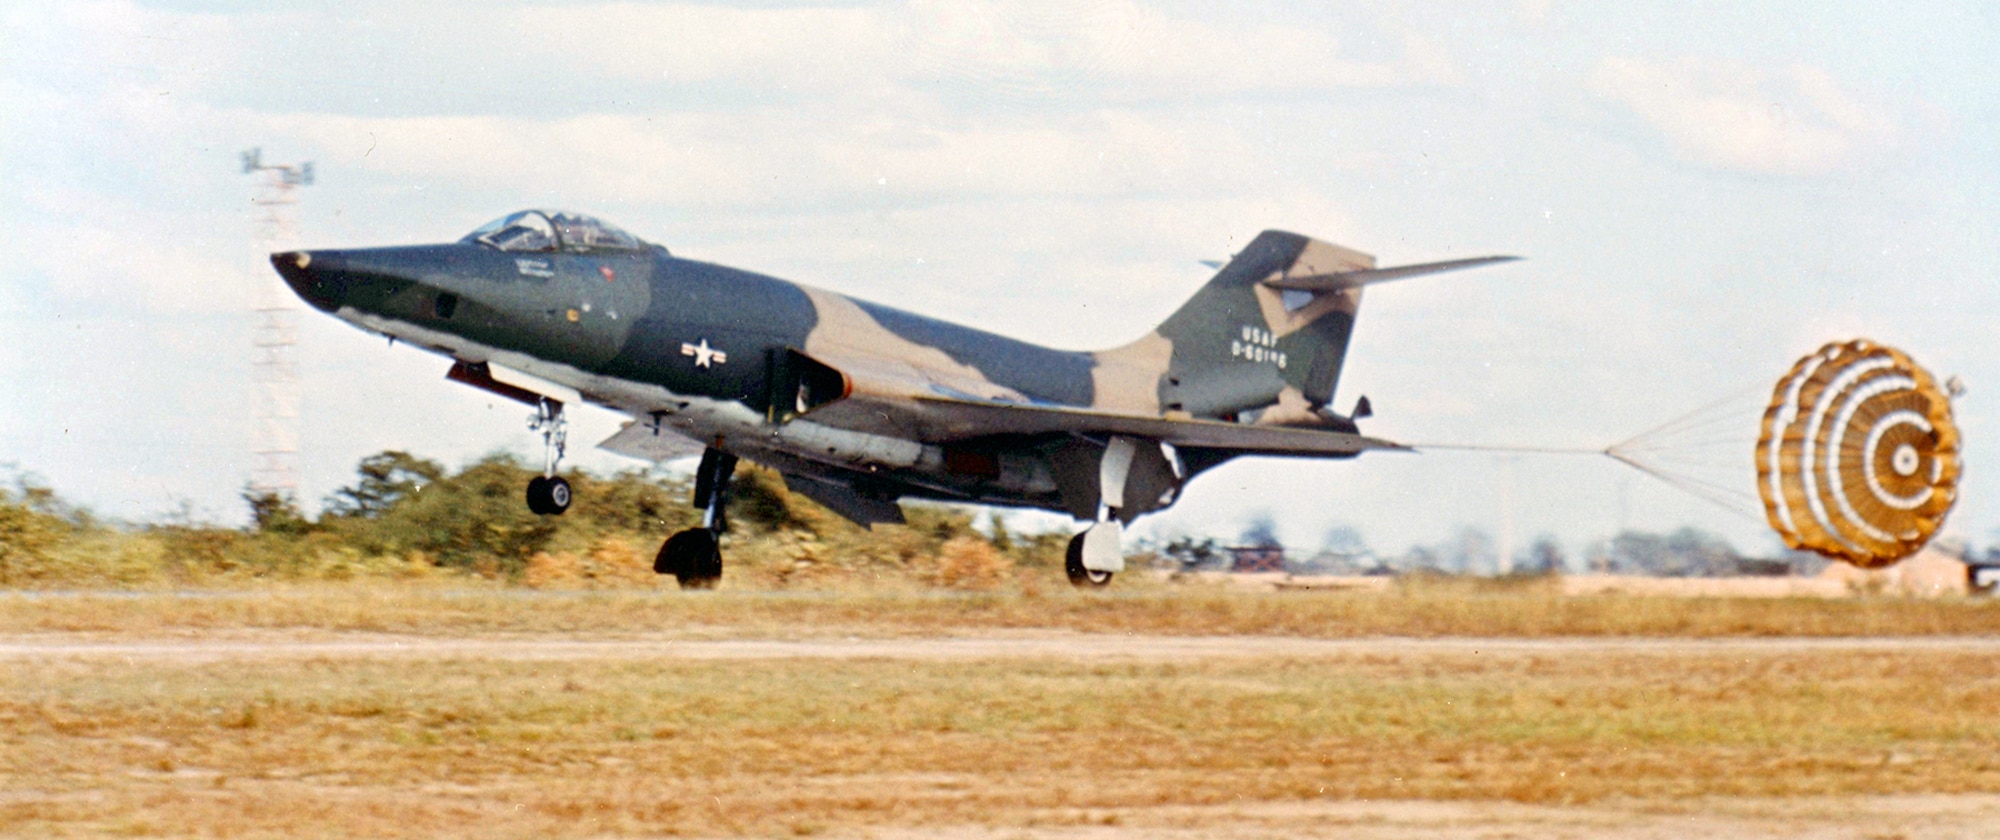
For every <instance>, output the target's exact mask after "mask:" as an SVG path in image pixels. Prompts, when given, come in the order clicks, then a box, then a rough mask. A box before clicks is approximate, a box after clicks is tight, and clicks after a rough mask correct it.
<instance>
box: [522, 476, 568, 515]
mask: <svg viewBox="0 0 2000 840" xmlns="http://www.w3.org/2000/svg"><path fill="white" fill-rule="evenodd" d="M569 502H570V490H569V480H568V479H565V478H563V477H562V476H555V477H553V478H551V477H548V476H540V475H538V476H535V477H534V478H531V479H528V510H530V511H533V512H534V513H536V514H539V515H542V516H561V515H562V513H563V511H566V510H569Z"/></svg>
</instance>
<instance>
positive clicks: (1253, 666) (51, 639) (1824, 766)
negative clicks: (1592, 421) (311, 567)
mask: <svg viewBox="0 0 2000 840" xmlns="http://www.w3.org/2000/svg"><path fill="white" fill-rule="evenodd" d="M1996 658H2000V637H1993V636H1929V637H1892V638H1838V637H1836V638H1823V637H1822V638H1787V637H1772V638H1717V639H1685V638H1659V637H1650V638H1613V639H1603V638H1561V637H1557V638H1421V639H1420V638H1397V637H1379V638H1348V639H1311V638H1298V637H1276V636H1158V635H1132V634H1088V633H1074V632H1067V631H1059V630H1017V631H1004V630H1003V631H995V630H990V629H989V630H980V631H976V632H966V633H962V634H960V635H954V636H949V637H942V638H923V637H892V638H807V639H756V638H733V639H713V638H706V639H703V638H697V639H688V638H676V637H674V636H671V635H667V634H634V633H616V634H612V633H584V634H574V633H573V634H553V633H483V634H464V635H416V634H394V633H368V632H351V631H331V630H323V629H293V630H276V629H268V628H236V629H224V630H205V631H178V632H165V633H161V632H155V633H148V634H132V633H102V632H98V633H88V632H44V633H15V634H8V635H4V636H0V686H4V688H5V691H4V692H0V693H4V694H9V695H12V696H13V698H14V699H12V700H9V699H8V698H6V697H0V746H5V747H7V750H6V752H9V753H11V755H10V756H0V834H10V833H15V832H21V833H27V834H37V835H42V834H60V835H79V834H80V835H103V834H121V835H139V836H245V837H256V836H304V835H319V836H335V835H342V834H346V833H350V832H352V833H361V834H369V835H375V836H480V837H495V836H499V837H514V836H520V837H529V836H575V837H610V836H657V835H661V834H673V835H677V836H773V835H798V836H805V835H811V836H827V837H857V838H859V837H870V838H899V839H900V838H918V837H924V838H935V837H945V838H966V839H967V840H987V839H988V838H991V839H992V840H1003V838H1051V839H1053V838H1063V839H1064V840H1068V839H1069V838H1076V839H1077V840H1086V839H1089V840H1096V839H1097V838H1102V839H1103V840H1112V838H1128V837H1170V838H1196V837H1200V838H1264V837H1307V838H1311V837H1342V838H1354V837H1359V838H1415V837H1479V838H1501V837H1556V838H1566V837H1577V838H1582V837H1611V838H1635V839H1636V838H1667V837H1689V836H1703V835H1708V836H1720V837H1732V838H1735V837H1753V838H1754V837H1827V838H1835V837H1837V838H1894V837H1909V838H1916V837H1926V838H1929V837H1947V838H1949V837H1967V838H1970V837H1994V836H2000V793H1994V792H1989V791H1993V790H1994V789H1995V784H1994V779H1995V775H1994V774H1995V773H1996V772H2000V771H1996V770H1995V769H1994V768H1993V766H1991V765H1992V762H1987V761H1985V760H1984V759H1982V758H1980V757H1979V756H1982V755H1984V754H1986V753H1985V750H1986V749H1987V748H1986V747H1984V746H1980V744H1982V743H1990V742H1991V741H1992V740H1993V737H1992V736H1991V735H1978V734H1976V733H1978V732H1980V731H1982V730H1984V731H1990V729H1988V728H1986V727H1985V725H1984V723H1983V721H1984V720H1986V718H1984V717H1982V716H1983V715H1984V714H1986V713H1987V712H1988V711H1989V710H1988V708H1987V707H1988V706H1989V705H1990V704H1989V703H1987V701H1983V700H1979V699H1978V696H1980V695H1985V696H1989V697H1990V696H1991V695H1990V694H1988V690H1987V689H1985V688H1982V686H1989V685H1991V684H1992V682H1993V679H1994V674H1993V673H1989V672H1992V671H1993V670H1994V669H1993V668H1992V667H1991V663H1992V662H1993V661H1994V660H1995V659H1996ZM1982 662H1983V663H1988V664H1987V665H1981V664H1980V663H1982ZM1731 663H1740V666H1741V667H1740V668H1739V667H1737V666H1735V665H1732V664H1731ZM1926 663H1929V664H1926ZM1648 682H1650V683H1652V684H1651V685H1648V686H1640V687H1638V688H1636V689H1634V690H1629V691H1628V690H1627V689H1628V687H1631V686H1634V685H1636V684H1639V683H1648ZM1954 683H1955V684H1956V686H1955V688H1952V689H1951V690H1956V691H1959V692H1961V694H1962V696H1958V697H1956V698H1955V699H1953V698H1947V697H1945V696H1944V695H1943V694H1941V693H1940V692H1941V691H1943V690H1945V689H1943V688H1941V687H1951V686H1953V685H1954ZM1835 687H1838V688H1835ZM1676 691H1683V692H1684V693H1680V694H1674V693H1673V692H1676ZM1915 697H1924V698H1927V699H1924V700H1919V701H1917V702H1927V703H1943V704H1944V705H1945V706H1947V707H1948V708H1946V710H1945V712H1944V713H1943V714H1941V715H1934V716H1933V717H1932V718H1929V719H1927V720H1923V721H1915V720H1912V721H1899V720H1897V719H1896V716H1895V713H1894V712H1893V708H1894V704H1896V703H1899V702H1902V701H1904V700H1908V699H1911V698H1915ZM1162 703H1164V704H1165V705H1161V704H1162ZM1470 704H1480V705H1482V706H1483V708H1482V709H1481V710H1480V711H1478V712H1470V711H1469V710H1468V711H1467V712H1460V711H1458V710H1459V709H1463V708H1465V707H1466V706H1468V705H1470ZM1100 705H1101V706H1102V708H1099V706H1100ZM1849 710H1851V711H1853V712H1855V713H1865V714H1866V715H1869V716H1877V717H1879V718H1880V720H1879V721H1876V720H1872V719H1871V720H1869V721H1865V722H1860V723H1855V724H1854V725H1852V726H1847V727H1846V728H1845V729H1842V727H1843V726H1844V724H1842V723H1841V721H1842V720H1843V718H1844V717H1845V716H1847V715H1848V714H1849ZM1356 715H1359V717H1356ZM1329 716H1331V717H1329ZM1790 718H1796V719H1790ZM1717 721H1720V723H1717ZM1766 724H1768V725H1771V726H1772V727H1774V728H1772V729H1770V730H1769V731H1767V732H1763V733H1761V734H1754V735H1748V736H1746V735H1744V734H1742V727H1745V726H1755V725H1766ZM655 727H658V728H655ZM1975 742H1977V743H1975ZM1308 743H1314V744H1317V745H1316V746H1312V747H1310V748H1308V747H1307V746H1306V745H1307V744H1308ZM1121 750H1128V751H1130V752H1131V755H1130V756H1124V755H1121V753H1120V751H1121ZM1343 750H1344V751H1345V753H1344V754H1342V752H1341V751H1343ZM718 751H719V752H722V753H725V755H722V756H717V755H715V754H714V753H715V752H718ZM1320 752H1324V753H1326V755H1325V757H1320V758H1316V757H1314V756H1313V754H1315V753H1320ZM545 754H546V755H545ZM727 754H734V756H735V757H731V755H727ZM1690 762H1700V763H1703V764H1704V768H1709V767H1712V768H1714V769H1713V770H1709V769H1701V770H1700V771H1699V772H1694V771H1690V770H1689V769H1688V765H1689V763H1690ZM1563 768H1568V769H1569V771H1570V772H1571V775H1574V774H1575V773H1576V772H1579V771H1580V772H1587V773H1592V774H1594V775H1595V777H1596V778H1597V780H1598V781H1597V782H1596V783H1595V785H1596V786H1595V787H1588V788H1577V789H1576V790H1577V791H1579V792H1580V795H1581V798H1580V799H1577V800H1575V801H1568V797H1570V796H1571V795H1572V794H1571V793H1567V792H1565V791H1567V790H1570V788H1566V787H1564V782H1562V781H1560V780H1546V779H1545V780H1541V781H1532V780H1531V781H1525V782H1524V781H1517V778H1526V777H1531V776H1546V777H1555V776H1557V775H1558V772H1560V771H1561V770H1562V769H1563ZM1413 771H1414V772H1416V773H1419V774H1428V779H1425V780H1419V779H1414V778H1413V779H1412V780H1411V781H1412V782H1420V783H1422V784H1425V785H1427V787H1424V788H1417V789H1414V790H1421V791H1424V793H1422V794H1421V795H1419V796H1415V797H1407V796H1404V795H1399V794H1396V793H1395V791H1396V790H1401V789H1404V788H1399V787H1397V786H1395V785H1387V784H1386V783H1384V782H1382V781H1381V780H1380V778H1379V777H1384V776H1388V775H1391V774H1392V773H1393V774H1395V775H1398V776H1401V775H1406V774H1408V773H1411V772H1413ZM1620 774H1631V775H1633V776H1635V777H1641V776H1643V777H1646V778H1645V779H1641V780H1639V781H1633V780H1629V779H1620V778H1617V777H1618V776H1619V775H1620ZM1648 774H1650V775H1648ZM1718 774H1719V775H1722V776H1725V777H1730V778H1725V779H1723V780H1722V781H1721V782H1717V781H1716V780H1715V779H1714V778H1713V776H1715V775H1718ZM1758 774H1774V775H1775V776H1776V777H1784V776H1787V775H1789V776H1791V777H1793V778H1798V779H1806V780H1807V781H1805V782H1801V783H1797V784H1789V785H1788V784H1786V783H1782V782H1781V781H1780V782H1771V783H1766V780H1762V779H1759V778H1757V776H1758ZM1370 777H1376V779H1377V780H1376V781H1373V782H1370V781H1368V779H1369V778H1370ZM1607 779H1609V781H1605V780H1607ZM1395 781H1396V782H1397V783H1399V784H1400V783H1402V781H1403V780H1402V779H1401V778H1398V779H1396V780H1395ZM1341 784H1345V785H1347V787H1345V788H1340V787H1337V786H1338V785H1341ZM677 785H680V786H684V787H683V788H682V789H686V790H689V791H690V792H696V791H698V792H699V793H700V796H698V797H693V798H691V799H690V800H689V801H680V802H671V801H670V800H672V799H673V795H672V791H674V790H676V786H677ZM1313 785H1325V787H1320V788H1318V789H1317V791H1316V790H1315V788H1314V787H1313ZM1371 785H1372V787H1371ZM1948 789H1949V790H1953V791H1956V792H1949V793H1947V792H1938V791H1945V790H1948ZM1767 790H1768V791H1781V792H1784V795H1777V796H1765V795H1732V794H1718V793H1716V791H1767ZM1591 791H1596V792H1594V793H1593V792H1591ZM1628 791H1629V792H1639V795H1633V794H1632V793H1628ZM1813 791H1825V792H1827V793H1815V792H1813ZM1867 791H1891V792H1892V793H1889V794H1887V795H1875V794H1873V793H1869V792H1867ZM1385 792H1386V795H1385ZM711 798H713V802H710V799H711ZM510 803H511V804H510ZM669 804H670V805H671V808H667V805H669ZM524 805H525V807H526V808H527V810H526V811H525V812H518V813H517V812H516V811H515V810H514V809H519V808H521V807H523V806H524ZM600 821H601V824H600Z"/></svg>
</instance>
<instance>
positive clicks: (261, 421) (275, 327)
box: [242, 148, 313, 501]
mask: <svg viewBox="0 0 2000 840" xmlns="http://www.w3.org/2000/svg"><path fill="white" fill-rule="evenodd" d="M242 159H243V174H245V175H257V176H260V177H258V179H257V186H256V191H255V192H254V193H253V194H252V195H251V198H250V204H251V206H252V207H255V208H256V216H255V218H254V219H253V221H252V223H253V224H254V225H255V231H256V240H257V247H258V249H259V251H260V252H261V253H262V254H270V253H275V252H279V251H291V250H296V249H297V247H298V240H299V220H298V206H299V196H298V191H299V189H300V188H301V187H309V186H312V183H313V165H312V163H311V162H310V161H308V162H306V163H298V164H267V163H265V162H264V150H263V149H261V148H256V149H249V150H247V151H245V152H243V154H242ZM258 276H261V277H263V278H265V280H264V282H263V283H260V284H258V286H257V294H256V296H255V298H254V299H253V303H252V304H251V305H252V307H253V308H254V314H255V317H256V319H257V326H256V332H255V333H254V334H253V337H252V339H251V356H250V376H251V380H252V381H253V382H255V383H256V386H257V396H256V408H255V411H256V416H255V418H254V420H255V426H254V429H255V431H254V432H253V434H252V439H251V451H252V452H253V453H254V454H255V455H256V466H255V467H254V468H253V469H252V472H251V475H250V491H251V492H252V493H255V494H258V495H275V496H281V497H285V498H288V499H292V500H294V501H296V500H297V496H298V489H299V401H300V399H299V398H300V389H299V366H298V344H299V341H298V306H297V301H296V299H295V298H293V297H292V295H291V294H290V293H289V291H288V290H286V289H285V288H284V286H283V285H282V284H280V283H279V282H278V280H277V279H276V277H274V276H273V275H271V274H270V273H268V272H259V273H258Z"/></svg>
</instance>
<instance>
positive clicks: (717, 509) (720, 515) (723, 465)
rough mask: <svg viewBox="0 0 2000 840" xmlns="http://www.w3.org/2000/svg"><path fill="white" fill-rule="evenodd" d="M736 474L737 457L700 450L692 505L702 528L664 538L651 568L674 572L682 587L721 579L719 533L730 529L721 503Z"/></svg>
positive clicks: (712, 583)
mask: <svg viewBox="0 0 2000 840" xmlns="http://www.w3.org/2000/svg"><path fill="white" fill-rule="evenodd" d="M735 473H736V456H734V455H731V454H729V453H727V452H724V451H722V450H720V449H716V448H715V447H712V446H711V447H709V448H708V449H707V450H705V451H703V452H702V453H701V466H700V467H697V468H696V469H695V474H694V506H695V507H698V508H701V527H699V528H689V529H687V530H685V531H682V532H680V533H678V534H675V535H673V536H671V537H668V538H667V542H666V544H665V545H662V546H660V553H659V555H658V556H657V557H655V558H653V571H654V572H656V573H659V574H663V575H673V576H674V579H675V580H678V581H680V584H681V588H682V589H714V588H715V585H716V584H717V583H719V582H720V581H721V580H722V535H723V534H724V533H725V532H727V531H728V530H729V520H728V517H727V515H726V512H725V511H724V509H723V503H724V502H725V501H727V499H728V495H729V479H730V478H731V477H732V476H734V475H735Z"/></svg>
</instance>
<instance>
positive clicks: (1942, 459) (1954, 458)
mask: <svg viewBox="0 0 2000 840" xmlns="http://www.w3.org/2000/svg"><path fill="white" fill-rule="evenodd" d="M1958 475H1959V437H1958V427H1957V425H1955V424H1954V423H1953V422H1952V417H1951V398H1950V396H1948V395H1947V394H1946V393H1945V392H1944V391H1943V390H1941V389H1940V388H1939V387H1938V385H1937V382H1936V381H1935V380H1934V379H1932V378H1931V375H1930V373H1929V372H1927V371H1925V370H1924V369H1923V368H1922V367H1919V366H1918V365H1917V364H1916V363H1915V362H1912V361H1910V357H1909V356H1906V355H1904V354H1903V353H1902V352H1901V351H1898V350H1896V349H1895V348H1892V347H1884V346H1882V345H1879V344H1874V343H1871V342H1868V341H1865V340H1858V341H1850V342H1846V343H1837V342H1836V343H1833V344H1828V345H1826V346H1825V347H1822V348H1820V349H1819V350H1818V351H1817V352H1815V353H1813V354H1812V355H1810V356H1807V357H1805V358H1803V359H1800V360H1799V362H1798V364H1796V365H1794V366H1793V367H1792V370H1791V372H1790V373H1788V374H1786V375H1785V377H1784V378H1783V379H1781V380H1779V381H1778V385H1777V388H1776V390H1775V391H1773V393H1772V395H1771V405H1770V408H1768V409H1766V410H1765V412H1764V425H1763V433H1762V434H1761V435H1760V436H1759V437H1758V439H1757V491H1758V493H1759V495H1761V496H1762V497H1763V500H1764V513H1765V516H1766V518H1768V519H1769V520H1770V523H1771V527H1772V528H1773V529H1775V530H1776V531H1777V532H1778V534H1779V535H1780V536H1782V537H1784V539H1785V544H1786V545H1789V546H1791V547H1792V548H1796V549H1806V550H1810V551H1814V552H1817V553H1819V554H1822V555H1825V556H1827V557H1832V558H1835V559H1838V560H1845V561H1847V562H1849V563H1852V564H1854V565H1856V566H1861V567H1863V568H1875V567H1879V566H1887V565H1889V564H1891V563H1894V562H1896V561H1898V560H1901V559H1903V558H1904V557H1907V556H1909V555H1911V554H1914V553H1916V552H1917V550H1918V549H1921V548H1923V546H1924V544H1925V543H1926V542H1929V541H1930V538H1931V535H1932V534H1935V533H1937V530H1938V527H1939V526H1940V525H1942V524H1943V523H1944V517H1945V514H1946V513H1947V512H1949V511H1950V510H1951V506H1952V502H1953V501H1955V500H1956V499H1957V498H1958Z"/></svg>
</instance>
